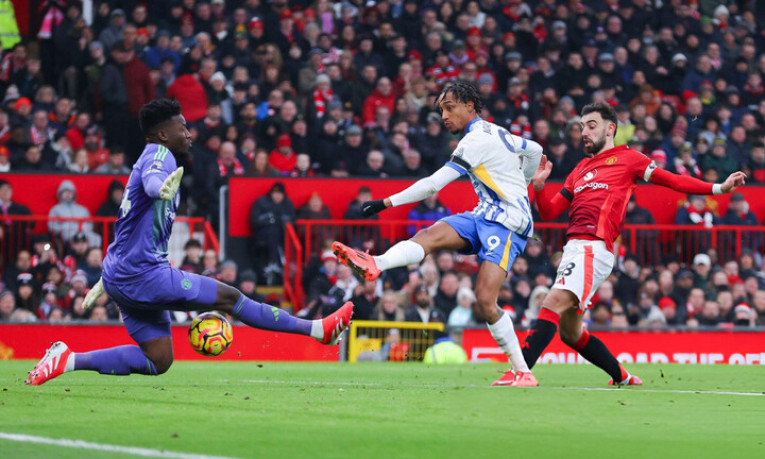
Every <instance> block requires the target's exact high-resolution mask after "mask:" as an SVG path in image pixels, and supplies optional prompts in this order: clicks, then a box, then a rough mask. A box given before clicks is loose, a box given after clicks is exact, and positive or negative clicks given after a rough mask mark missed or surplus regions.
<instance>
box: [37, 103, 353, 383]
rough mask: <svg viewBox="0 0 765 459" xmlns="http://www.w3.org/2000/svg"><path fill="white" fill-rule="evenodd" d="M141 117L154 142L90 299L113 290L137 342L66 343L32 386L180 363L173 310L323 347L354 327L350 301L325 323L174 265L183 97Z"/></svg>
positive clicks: (138, 169) (132, 183)
mask: <svg viewBox="0 0 765 459" xmlns="http://www.w3.org/2000/svg"><path fill="white" fill-rule="evenodd" d="M140 120H141V129H142V130H143V132H144V135H145V136H146V143H147V145H146V148H144V151H143V153H142V154H141V157H140V158H139V159H138V161H137V162H136V164H135V166H133V172H132V173H131V174H130V178H129V179H128V183H127V187H126V188H125V194H124V196H123V199H122V204H121V206H120V212H119V218H118V219H117V223H116V225H115V230H114V233H115V234H114V242H113V243H112V244H111V245H110V246H109V249H108V251H107V254H106V258H105V259H104V267H103V271H102V273H101V274H102V277H101V279H100V280H99V281H98V282H97V283H96V285H95V286H94V287H93V289H92V290H91V291H90V292H89V293H88V295H87V296H86V298H85V302H84V306H85V307H86V308H88V307H90V306H92V305H93V303H94V302H95V300H96V299H98V297H100V296H101V295H102V294H103V293H104V292H105V293H107V294H109V296H110V297H111V298H112V299H113V300H114V301H115V302H116V303H117V305H119V307H120V313H121V314H122V320H123V322H124V324H125V327H126V328H127V330H128V333H129V334H130V336H131V337H132V338H133V340H134V341H135V342H136V343H138V346H135V345H126V346H118V347H114V348H110V349H102V350H98V351H92V352H84V353H74V352H72V351H71V350H70V349H69V348H68V347H67V345H66V344H64V343H62V342H60V341H59V342H56V343H54V344H53V345H52V346H51V347H50V349H48V351H47V352H46V354H45V357H43V359H42V360H41V361H40V362H39V363H38V364H37V365H36V366H35V368H34V369H33V370H32V371H30V372H29V377H28V378H27V380H26V383H27V384H29V385H39V384H42V383H44V382H45V381H48V380H49V379H52V378H55V377H57V376H59V375H61V374H63V373H65V372H67V371H72V370H93V371H98V372H100V373H101V374H111V375H128V374H132V373H139V374H145V375H158V374H161V373H164V372H166V371H167V370H168V369H169V368H170V365H171V364H172V362H173V343H172V339H171V336H170V312H169V311H170V310H218V311H223V312H225V313H228V314H231V315H233V316H235V317H236V318H238V319H239V320H241V321H242V322H244V323H245V324H247V325H250V326H252V327H257V328H262V329H266V330H275V331H281V332H286V333H297V334H302V335H308V336H312V337H314V338H316V339H317V340H319V341H321V342H322V343H324V344H335V343H336V342H337V339H338V337H339V336H340V334H341V333H342V332H343V331H344V330H345V328H346V327H347V326H348V325H349V324H350V321H351V315H352V314H353V305H352V304H351V303H350V302H348V303H346V304H345V305H344V306H343V307H341V308H340V309H338V311H337V312H335V313H334V314H332V315H331V316H328V317H326V318H324V319H323V320H313V321H312V320H304V319H298V318H296V317H292V316H290V315H289V314H287V313H286V312H285V311H279V310H277V308H275V307H272V306H269V305H265V304H261V303H257V302H255V301H253V300H251V299H249V298H248V297H246V296H245V295H244V294H242V293H241V292H240V291H239V290H237V289H235V288H234V287H231V286H229V285H226V284H224V283H222V282H218V281H216V280H215V279H211V278H209V277H203V276H199V275H196V274H194V273H188V272H185V271H181V270H178V269H175V268H173V267H171V266H170V263H169V262H168V260H167V244H168V240H169V239H170V231H171V229H172V226H173V221H174V220H175V212H176V210H177V209H178V204H179V202H180V195H179V192H178V186H179V185H180V183H181V178H182V177H183V168H182V167H178V168H177V165H176V161H175V156H176V155H177V156H181V155H185V154H187V153H188V151H189V148H190V147H191V134H190V133H189V131H188V129H187V128H186V120H185V119H184V117H183V115H182V114H181V106H180V104H178V102H177V101H171V100H168V99H160V100H155V101H152V102H149V103H148V104H146V105H145V106H144V107H143V108H142V109H141V114H140Z"/></svg>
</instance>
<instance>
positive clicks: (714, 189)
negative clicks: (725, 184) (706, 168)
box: [712, 183, 723, 194]
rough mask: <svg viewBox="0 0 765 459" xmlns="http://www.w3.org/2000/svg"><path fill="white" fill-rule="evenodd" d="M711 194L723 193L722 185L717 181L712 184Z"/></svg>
mask: <svg viewBox="0 0 765 459" xmlns="http://www.w3.org/2000/svg"><path fill="white" fill-rule="evenodd" d="M712 194H723V190H722V185H721V184H719V183H715V184H714V185H712Z"/></svg>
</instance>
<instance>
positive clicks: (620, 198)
mask: <svg viewBox="0 0 765 459" xmlns="http://www.w3.org/2000/svg"><path fill="white" fill-rule="evenodd" d="M655 168H656V165H655V164H654V163H653V161H651V159H650V158H648V157H647V156H645V155H644V154H642V153H640V152H639V151H635V150H633V149H631V148H629V147H627V146H619V147H615V148H612V149H610V150H606V151H604V152H602V153H600V154H598V155H596V156H594V157H592V158H586V159H583V160H582V161H581V162H580V163H579V164H578V165H577V166H576V168H575V169H574V170H573V171H572V172H571V174H569V176H568V177H566V182H565V183H564V184H563V188H562V189H561V191H560V192H561V194H562V195H563V196H565V197H566V199H568V200H569V201H570V202H571V209H570V211H569V218H570V221H569V225H568V231H567V232H566V234H567V236H568V238H569V239H571V238H572V237H575V236H577V235H579V236H589V237H591V238H597V239H602V240H603V241H604V242H605V243H606V246H607V247H608V249H609V250H613V245H614V240H616V238H617V237H618V236H619V232H620V231H621V228H622V224H623V223H624V215H625V213H626V210H627V203H628V202H629V199H630V196H631V195H632V191H633V190H634V189H635V187H636V186H637V181H638V180H646V179H648V178H649V177H650V175H651V172H653V170H654V169H655Z"/></svg>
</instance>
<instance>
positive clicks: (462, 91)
mask: <svg viewBox="0 0 765 459" xmlns="http://www.w3.org/2000/svg"><path fill="white" fill-rule="evenodd" d="M448 93H452V96H454V99H455V100H456V101H457V102H462V103H463V104H466V103H468V102H473V108H474V109H475V112H476V113H480V111H481V110H483V99H481V95H480V94H479V93H478V88H476V87H475V86H474V85H473V84H471V83H468V82H466V81H457V82H455V83H452V84H450V85H448V86H444V88H443V89H442V90H441V93H439V94H438V97H436V108H437V109H438V110H439V112H440V111H441V107H440V106H439V105H438V102H439V101H440V100H441V99H442V98H443V97H445V96H446V95H447V94H448Z"/></svg>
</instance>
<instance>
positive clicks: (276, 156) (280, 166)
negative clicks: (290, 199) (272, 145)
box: [268, 134, 297, 174]
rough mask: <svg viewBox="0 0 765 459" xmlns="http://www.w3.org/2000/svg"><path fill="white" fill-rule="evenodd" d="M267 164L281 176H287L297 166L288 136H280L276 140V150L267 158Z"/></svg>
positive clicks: (295, 156)
mask: <svg viewBox="0 0 765 459" xmlns="http://www.w3.org/2000/svg"><path fill="white" fill-rule="evenodd" d="M268 164H270V165H271V167H273V168H274V169H276V170H278V171H279V172H280V173H282V174H289V173H290V172H292V170H293V169H295V166H296V165H297V155H295V152H294V151H293V150H292V139H290V136H289V134H282V135H280V136H279V138H278V139H277V140H276V149H274V150H273V151H272V152H271V154H270V155H269V156H268Z"/></svg>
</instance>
